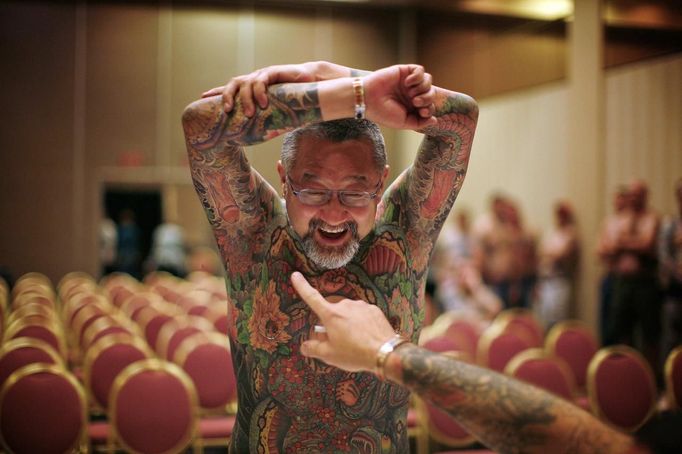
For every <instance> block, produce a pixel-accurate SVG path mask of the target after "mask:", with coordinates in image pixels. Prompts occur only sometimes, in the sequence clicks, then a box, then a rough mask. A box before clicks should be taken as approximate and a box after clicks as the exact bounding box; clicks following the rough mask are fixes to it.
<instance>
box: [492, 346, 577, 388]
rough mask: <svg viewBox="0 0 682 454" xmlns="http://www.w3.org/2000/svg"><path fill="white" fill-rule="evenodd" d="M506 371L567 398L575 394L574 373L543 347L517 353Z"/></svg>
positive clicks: (510, 374)
mask: <svg viewBox="0 0 682 454" xmlns="http://www.w3.org/2000/svg"><path fill="white" fill-rule="evenodd" d="M504 373H505V374H507V375H509V376H512V377H514V378H518V379H519V380H523V381H525V382H528V383H530V384H532V385H535V386H538V387H540V388H543V389H546V390H547V391H551V392H553V393H554V394H556V395H558V396H560V397H563V398H564V399H566V400H572V399H573V394H574V388H575V385H574V382H573V373H572V372H571V369H570V368H569V367H568V364H566V362H565V361H564V360H562V359H561V358H558V357H555V356H551V355H549V354H547V353H545V351H544V350H542V349H541V348H531V349H528V350H524V351H522V352H521V353H519V354H517V355H516V356H514V357H513V358H512V360H511V361H509V364H507V367H505V369H504Z"/></svg>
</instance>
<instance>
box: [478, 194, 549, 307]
mask: <svg viewBox="0 0 682 454" xmlns="http://www.w3.org/2000/svg"><path fill="white" fill-rule="evenodd" d="M473 232H474V238H475V241H474V244H475V254H474V260H475V263H476V266H477V267H478V269H479V270H480V272H481V275H482V276H483V281H484V282H485V283H486V284H487V285H488V286H490V288H491V289H492V290H493V291H494V292H495V294H497V296H498V297H499V298H500V299H501V300H502V302H503V303H504V308H510V307H529V306H530V304H531V301H532V295H533V290H534V287H535V277H536V265H537V263H536V257H535V255H536V246H535V237H534V235H533V234H532V233H531V232H530V231H528V230H527V229H525V227H524V225H523V222H522V219H521V214H520V212H519V208H518V206H517V205H516V203H515V202H514V201H513V200H511V199H510V198H509V197H507V196H504V195H500V194H497V195H495V196H493V198H492V199H491V210H490V212H489V213H486V214H484V215H483V216H482V217H481V218H479V219H478V220H477V221H476V223H475V225H474V229H473Z"/></svg>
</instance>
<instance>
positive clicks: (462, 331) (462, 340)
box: [445, 317, 481, 360]
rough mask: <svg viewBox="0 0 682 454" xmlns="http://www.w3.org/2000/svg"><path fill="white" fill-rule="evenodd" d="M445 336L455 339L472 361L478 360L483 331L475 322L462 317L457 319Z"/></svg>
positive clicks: (449, 326) (447, 329)
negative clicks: (477, 355) (477, 352)
mask: <svg viewBox="0 0 682 454" xmlns="http://www.w3.org/2000/svg"><path fill="white" fill-rule="evenodd" d="M445 335H446V336H448V337H450V338H452V339H454V340H455V341H456V342H457V344H458V345H459V346H460V347H462V348H463V349H464V351H466V352H467V354H468V355H469V357H470V358H471V359H472V360H474V359H475V358H476V346H477V345H478V340H479V339H480V337H481V330H480V328H479V327H478V325H477V324H476V323H475V322H472V321H470V320H467V319H466V318H462V317H460V318H457V319H455V320H453V321H452V322H450V324H449V325H448V327H447V328H446V330H445Z"/></svg>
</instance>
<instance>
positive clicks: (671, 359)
mask: <svg viewBox="0 0 682 454" xmlns="http://www.w3.org/2000/svg"><path fill="white" fill-rule="evenodd" d="M663 374H664V376H665V392H666V397H667V399H668V403H669V405H670V407H671V409H674V410H679V409H681V408H682V345H678V346H677V347H675V348H674V349H673V350H672V351H671V352H670V353H668V358H667V359H666V360H665V366H664V370H663Z"/></svg>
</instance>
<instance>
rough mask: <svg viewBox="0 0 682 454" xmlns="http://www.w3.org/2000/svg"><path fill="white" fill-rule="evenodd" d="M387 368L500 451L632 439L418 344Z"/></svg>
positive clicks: (587, 446)
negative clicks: (422, 347)
mask: <svg viewBox="0 0 682 454" xmlns="http://www.w3.org/2000/svg"><path fill="white" fill-rule="evenodd" d="M387 372H388V376H389V377H390V378H391V379H393V380H396V381H397V382H399V383H402V384H404V385H405V386H407V387H408V388H410V389H411V390H412V391H414V392H416V393H417V394H419V395H420V396H421V397H422V398H424V399H427V400H429V401H431V402H433V403H435V404H436V405H438V406H440V407H441V408H443V409H444V410H446V411H447V412H448V413H450V414H451V415H452V416H453V417H455V418H456V419H457V420H458V421H459V423H460V424H462V426H463V427H465V428H466V429H467V430H469V431H470V432H471V433H472V434H473V435H475V436H476V437H477V438H478V439H479V440H480V441H481V442H483V443H484V444H486V445H487V446H489V447H491V448H492V449H494V450H496V451H499V452H504V453H526V452H538V453H540V452H556V453H609V452H613V453H615V452H625V451H626V450H627V449H628V448H629V447H630V446H631V443H632V442H631V440H630V439H629V438H628V437H627V436H626V435H624V434H622V433H620V432H616V431H614V430H612V429H610V428H608V427H606V426H605V425H604V424H602V423H601V422H599V421H598V420H597V419H596V418H593V417H592V416H591V415H589V414H588V413H586V412H584V411H583V410H581V409H580V408H578V407H577V406H575V405H573V404H571V403H569V402H566V401H564V400H563V399H560V398H558V397H556V396H554V395H552V394H550V393H548V392H545V391H543V390H540V389H539V388H536V387H533V386H530V385H527V384H525V383H521V382H519V381H516V380H514V379H511V378H510V377H506V376H503V375H501V374H499V373H496V372H494V371H491V370H488V369H483V368H480V367H477V366H473V365H470V364H467V363H464V362H461V361H456V360H452V359H450V358H447V357H444V356H442V355H439V354H435V353H432V352H429V351H427V350H424V349H421V348H419V347H416V346H414V345H405V346H403V347H401V348H399V349H398V350H396V352H395V353H394V354H392V355H391V356H389V362H388V364H387Z"/></svg>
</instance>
